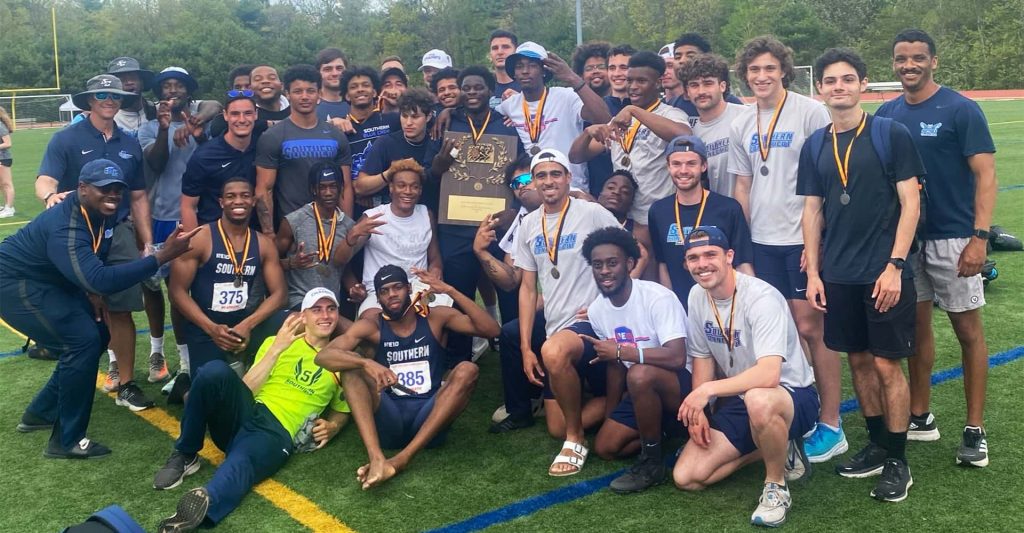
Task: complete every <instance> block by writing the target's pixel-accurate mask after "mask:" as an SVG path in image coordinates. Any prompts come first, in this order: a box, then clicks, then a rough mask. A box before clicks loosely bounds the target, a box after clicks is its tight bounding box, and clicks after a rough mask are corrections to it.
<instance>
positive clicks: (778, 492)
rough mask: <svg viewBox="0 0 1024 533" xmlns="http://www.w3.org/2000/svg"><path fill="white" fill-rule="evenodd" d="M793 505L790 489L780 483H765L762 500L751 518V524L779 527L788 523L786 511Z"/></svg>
mask: <svg viewBox="0 0 1024 533" xmlns="http://www.w3.org/2000/svg"><path fill="white" fill-rule="evenodd" d="M792 504H793V497H792V496H790V494H789V488H788V487H784V486H781V485H779V484H778V483H765V484H764V490H762V491H761V499H760V500H759V501H758V502H757V509H754V514H753V515H751V516H750V523H751V524H754V525H755V526H766V527H779V526H781V525H782V524H783V522H785V521H786V511H787V510H788V509H789V506H790V505H792Z"/></svg>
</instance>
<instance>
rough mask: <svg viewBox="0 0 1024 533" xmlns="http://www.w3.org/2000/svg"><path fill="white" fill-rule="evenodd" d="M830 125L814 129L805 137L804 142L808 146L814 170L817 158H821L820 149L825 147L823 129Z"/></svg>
mask: <svg viewBox="0 0 1024 533" xmlns="http://www.w3.org/2000/svg"><path fill="white" fill-rule="evenodd" d="M831 127H832V125H831V124H830V125H828V126H825V127H824V128H818V129H817V130H814V133H812V134H811V136H810V137H808V138H807V140H806V141H804V142H805V143H807V144H808V146H810V147H811V148H810V150H811V161H812V162H813V163H814V165H815V167H814V168H815V171H817V168H818V167H817V165H818V159H820V158H821V151H822V150H824V149H825V131H826V130H828V129H829V128H831Z"/></svg>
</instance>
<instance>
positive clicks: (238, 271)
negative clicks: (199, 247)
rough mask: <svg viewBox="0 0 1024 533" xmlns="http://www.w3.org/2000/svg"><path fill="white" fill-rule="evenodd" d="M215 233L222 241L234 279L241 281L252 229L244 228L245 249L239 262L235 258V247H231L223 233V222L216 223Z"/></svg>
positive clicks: (229, 240)
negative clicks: (216, 232)
mask: <svg viewBox="0 0 1024 533" xmlns="http://www.w3.org/2000/svg"><path fill="white" fill-rule="evenodd" d="M217 231H219V232H220V238H221V240H223V241H224V248H225V249H227V251H228V257H230V258H231V266H232V268H233V269H234V271H235V278H236V279H242V267H243V266H245V258H246V257H248V256H249V243H250V241H251V240H252V229H250V228H245V249H244V250H242V259H241V260H239V259H237V258H236V257H235V247H234V246H232V245H231V239H229V238H228V236H227V234H226V233H224V223H223V220H218V221H217Z"/></svg>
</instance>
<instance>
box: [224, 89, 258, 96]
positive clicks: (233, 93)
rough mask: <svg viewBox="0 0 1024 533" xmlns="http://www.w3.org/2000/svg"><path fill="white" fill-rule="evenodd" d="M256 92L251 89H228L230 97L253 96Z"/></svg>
mask: <svg viewBox="0 0 1024 533" xmlns="http://www.w3.org/2000/svg"><path fill="white" fill-rule="evenodd" d="M255 94H256V93H254V92H252V91H251V90H249V89H242V90H239V89H231V90H230V91H228V98H252V97H253V96H254V95H255Z"/></svg>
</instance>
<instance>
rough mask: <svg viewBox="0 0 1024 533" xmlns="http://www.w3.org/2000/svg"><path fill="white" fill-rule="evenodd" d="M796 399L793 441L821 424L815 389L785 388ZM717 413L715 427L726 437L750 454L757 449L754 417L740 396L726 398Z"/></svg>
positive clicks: (716, 403)
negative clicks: (752, 424)
mask: <svg viewBox="0 0 1024 533" xmlns="http://www.w3.org/2000/svg"><path fill="white" fill-rule="evenodd" d="M783 388H784V389H786V390H787V391H788V392H789V395H790V397H792V398H793V423H792V424H790V426H789V438H790V440H792V439H795V438H797V437H802V436H804V435H806V434H807V433H809V432H810V431H811V430H812V429H814V424H816V423H817V421H818V411H819V409H820V403H819V400H818V391H817V390H816V389H815V388H814V386H810V387H796V388H790V387H787V386H783ZM714 411H715V413H714V414H713V415H711V427H712V428H714V429H717V430H718V431H721V432H722V433H724V434H725V438H727V439H729V442H731V443H732V445H733V446H735V447H736V449H737V450H739V452H740V455H747V454H748V453H750V452H753V451H754V450H756V449H757V445H756V444H754V434H753V432H752V431H751V429H750V415H748V414H747V404H746V403H744V402H743V398H740V397H739V396H726V397H724V398H719V399H718V401H717V402H715V410H714Z"/></svg>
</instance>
